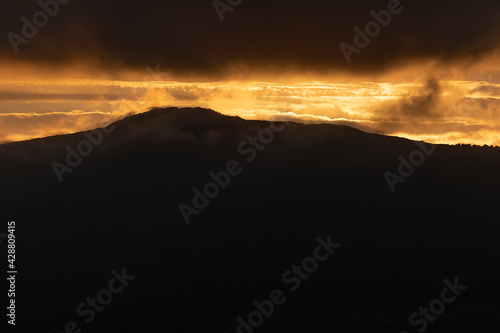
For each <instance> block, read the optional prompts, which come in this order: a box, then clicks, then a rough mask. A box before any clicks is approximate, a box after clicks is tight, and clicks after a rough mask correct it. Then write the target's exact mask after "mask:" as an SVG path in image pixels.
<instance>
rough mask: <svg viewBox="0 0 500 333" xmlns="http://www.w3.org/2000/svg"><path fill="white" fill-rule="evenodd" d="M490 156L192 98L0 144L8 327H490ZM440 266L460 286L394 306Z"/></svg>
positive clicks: (494, 221)
mask: <svg viewBox="0 0 500 333" xmlns="http://www.w3.org/2000/svg"><path fill="white" fill-rule="evenodd" d="M252 138H255V139H252ZM252 142H253V143H252ZM264 142H265V143H264ZM68 147H69V149H68ZM71 152H73V153H71ZM81 152H83V153H85V154H86V155H87V156H83V154H81ZM68 154H69V155H70V157H69V158H68ZM75 154H76V155H78V156H76V155H75ZM68 161H69V162H70V163H68ZM69 164H71V165H73V166H71V165H69ZM70 169H71V171H69V170H70ZM499 170H500V148H493V147H468V146H449V145H430V144H426V143H423V142H415V141H411V140H407V139H402V138H396V137H387V136H383V135H377V134H369V133H365V132H362V131H360V130H356V129H353V128H350V127H347V126H339V125H330V124H300V123H293V122H276V123H270V122H267V121H249V120H243V119H241V118H239V117H230V116H224V115H221V114H219V113H217V112H215V111H212V110H207V109H201V108H188V109H180V108H160V109H154V110H151V111H149V112H146V113H142V114H137V115H133V116H129V117H126V118H124V119H122V120H120V121H117V122H115V123H113V124H111V125H109V126H107V127H106V128H103V129H96V130H94V131H87V132H82V133H75V134H70V135H60V136H54V137H48V138H43V139H35V140H30V141H26V142H16V143H8V144H4V145H1V146H0V200H1V202H2V205H1V206H0V216H1V217H2V219H1V220H2V221H3V222H2V223H6V222H7V221H16V226H17V229H16V254H17V256H16V260H17V262H18V265H19V272H20V274H19V275H18V281H17V285H18V290H17V293H16V294H17V295H16V302H17V304H18V309H17V311H18V312H17V321H18V322H17V326H19V329H20V330H21V331H22V332H35V331H36V332H40V331H43V332H64V327H65V325H66V324H67V323H68V322H71V321H74V322H75V323H76V324H78V325H79V327H80V328H81V329H82V331H83V332H144V333H148V332H183V333H184V332H221V333H223V332H244V333H247V332H300V333H301V332H304V333H310V332H402V331H408V332H417V331H419V330H420V331H422V332H423V330H428V332H494V331H497V330H498V329H499V328H500V325H499V324H500V320H499V317H498V305H499V301H500V287H498V281H499V280H500V269H499V264H500V243H499V242H498V235H499V232H500V225H499V224H498V221H499V220H500V219H499V218H500V212H499V208H498V207H499V195H498V190H499V188H500V173H499ZM209 183H212V184H214V185H210V186H208V187H207V184H209ZM391 184H392V185H391ZM207 188H208V190H207ZM207 191H208V192H207ZM200 193H201V195H200ZM207 193H208V194H207ZM2 230H3V229H2ZM329 236H330V238H331V241H332V242H334V243H336V244H337V243H338V244H341V245H340V246H339V247H338V248H335V251H334V252H333V253H330V255H329V258H328V259H327V260H325V261H323V262H319V261H318V262H317V264H318V265H317V268H314V267H313V268H314V269H312V268H311V269H310V270H311V271H313V272H311V273H307V274H305V273H302V274H304V275H303V276H305V275H307V278H299V279H298V280H295V282H297V281H300V286H298V287H297V289H295V290H291V289H292V288H290V287H293V286H297V285H298V282H297V283H296V284H293V283H289V284H287V283H285V282H284V281H285V279H284V278H283V276H286V272H287V271H288V270H291V271H293V269H292V267H293V265H302V263H303V262H305V261H303V260H304V259H305V258H308V257H311V256H313V253H314V252H315V249H316V248H317V246H318V242H320V241H319V240H318V238H320V239H321V240H323V241H326V240H327V238H328V237H329ZM319 244H322V243H319ZM325 251H327V250H324V251H323V250H322V253H328V252H325ZM122 267H123V268H126V272H127V274H130V275H133V276H135V279H133V280H132V281H130V282H129V285H128V286H126V287H125V288H124V289H123V291H122V292H120V293H119V294H116V295H114V296H113V300H112V302H111V303H109V304H108V305H105V306H104V309H103V310H102V311H100V312H99V311H97V310H96V311H95V318H93V319H92V320H91V321H90V323H86V322H85V319H90V318H88V316H80V315H79V314H78V313H77V312H76V309H77V307H78V305H79V304H80V303H81V302H84V301H85V300H86V299H87V297H95V296H96V294H98V292H99V291H100V290H101V289H103V288H107V286H108V282H109V281H110V278H112V277H113V275H112V274H111V273H110V272H111V270H113V269H115V270H116V271H120V270H121V269H122ZM455 278H457V279H458V281H459V283H460V285H467V288H466V289H465V290H463V291H461V292H458V293H459V294H460V295H456V296H457V297H456V299H455V300H454V301H453V302H450V303H449V304H448V303H446V304H445V309H439V311H438V310H436V311H437V312H439V314H438V315H433V314H432V312H431V314H429V316H430V317H429V318H432V320H431V319H425V318H426V317H425V316H423V315H420V314H419V315H418V317H414V324H413V325H412V324H411V323H409V317H410V316H411V315H412V314H413V313H415V312H417V313H418V312H419V308H420V307H423V308H428V307H429V306H430V303H432V301H433V300H435V299H441V297H442V296H441V295H442V290H443V288H445V287H446V284H445V283H444V282H443V281H445V280H447V281H448V282H452V283H453V281H454V279H455ZM274 290H281V291H283V294H284V297H285V298H286V301H283V302H282V303H281V304H275V305H273V307H274V308H273V309H272V311H271V309H269V308H268V309H267V311H268V314H269V316H266V315H265V314H261V316H262V318H263V320H262V323H260V324H259V325H257V324H256V325H255V326H256V327H253V326H252V325H251V324H248V321H249V319H248V318H249V315H250V314H251V313H252V312H255V311H258V307H257V306H256V305H255V304H254V301H257V302H256V303H258V304H269V303H266V302H264V301H265V300H269V299H270V294H271V293H272V292H273V291H274ZM449 295H452V294H449ZM282 299H283V298H282ZM262 302H263V303H262ZM436 304H438V303H436V302H435V303H434V306H436ZM443 304H444V303H443ZM263 306H264V308H265V305H263ZM264 312H266V310H265V309H264V310H262V311H261V313H264ZM270 312H272V313H270ZM238 317H241V319H242V320H243V321H245V322H246V324H245V325H242V324H241V321H238ZM255 318H258V316H257V317H255ZM255 320H257V319H255ZM418 320H420V321H418ZM415 321H418V322H417V323H415ZM238 327H239V329H238ZM245 327H246V328H245Z"/></svg>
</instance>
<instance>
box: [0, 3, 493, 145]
mask: <svg viewBox="0 0 500 333" xmlns="http://www.w3.org/2000/svg"><path fill="white" fill-rule="evenodd" d="M0 3H2V4H3V6H2V7H1V8H2V11H1V14H0V15H1V19H2V20H1V23H0V27H1V29H2V31H1V33H2V34H3V36H4V38H3V39H2V41H1V42H0V142H8V141H16V140H26V139H31V138H36V137H44V136H48V135H56V134H63V133H72V132H76V131H81V130H86V129H91V128H95V127H97V126H104V125H106V124H108V123H110V122H112V121H115V120H117V119H121V118H123V117H124V116H126V115H129V114H132V113H137V112H145V111H147V110H149V108H151V107H161V106H186V107H188V106H189V107H190V106H201V107H207V108H211V109H214V110H215V111H218V112H221V113H223V114H227V115H237V116H240V117H242V118H245V119H266V120H267V119H272V120H292V121H299V122H307V123H311V122H312V123H316V122H321V123H333V124H344V125H349V126H353V127H356V128H359V129H362V130H365V131H368V132H372V133H380V134H386V135H396V136H401V137H406V138H410V139H415V140H425V141H428V142H433V143H449V144H454V143H461V142H463V143H474V144H493V145H500V122H499V120H500V118H499V110H500V109H499V107H500V105H499V101H500V64H499V57H500V52H499V47H500V40H499V38H498V36H499V32H500V19H499V18H500V17H499V16H500V3H498V1H478V2H475V3H471V2H470V1H467V2H466V1H462V0H455V1H428V0H401V1H397V0H390V1H375V0H370V1H368V0H363V1H345V0H337V1H324V0H323V1H319V0H313V1H307V2H306V1H292V0H288V1H281V0H278V1H260V0H216V1H213V0H203V1H201V0H200V1H194V0H184V1H175V2H174V1H155V0H151V1H147V2H140V1H124V0H121V1H115V0H110V1H106V2H104V1H94V0H87V1H81V0H58V1H56V0H40V1H32V0H24V1H22V2H16V3H14V2H12V1H9V3H7V2H6V1H4V0H2V1H1V2H0Z"/></svg>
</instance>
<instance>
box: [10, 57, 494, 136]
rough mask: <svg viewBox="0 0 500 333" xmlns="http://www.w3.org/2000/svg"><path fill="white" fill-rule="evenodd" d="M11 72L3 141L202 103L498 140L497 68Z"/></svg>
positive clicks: (393, 131) (389, 131)
mask: <svg viewBox="0 0 500 333" xmlns="http://www.w3.org/2000/svg"><path fill="white" fill-rule="evenodd" d="M489 61H490V62H491V61H492V60H491V59H490V60H489ZM11 72H12V73H11V74H10V77H8V78H6V79H3V80H1V81H0V91H1V95H0V99H1V101H0V109H1V110H3V112H2V113H0V128H1V132H0V138H1V140H2V142H8V141H19V140H27V139H32V138H40V137H45V136H51V135H57V134H67V133H74V132H78V131H82V130H88V129H92V128H95V127H99V126H104V125H107V124H109V123H110V122H113V121H115V120H118V119H121V118H123V117H124V116H126V115H129V114H134V113H138V112H139V113H140V112H145V111H147V110H149V109H150V108H152V107H160V106H178V107H195V106H199V107H204V108H210V109H213V110H216V111H218V112H220V113H222V114H226V115H234V116H239V117H241V118H244V119H260V120H269V119H275V120H288V121H296V122H305V123H311V122H314V123H333V124H343V125H349V126H352V127H355V128H358V129H361V130H364V131H368V132H371V133H379V134H385V135H393V136H400V137H405V138H409V139H415V140H424V141H427V142H431V143H447V144H456V143H470V144H478V145H483V144H486V145H498V144H499V142H500V141H499V139H500V124H499V123H498V121H497V118H498V112H499V107H500V104H499V103H498V102H499V97H500V95H499V92H500V89H499V88H500V86H499V84H500V70H498V69H495V68H494V67H487V66H484V65H476V66H468V68H467V70H466V71H465V70H463V68H460V67H458V66H456V67H443V66H437V65H436V64H427V65H420V66H418V65H415V67H414V72H417V73H418V74H413V75H411V74H409V73H411V72H410V68H405V69H404V70H401V71H399V72H398V71H393V72H391V73H387V74H385V75H378V76H377V77H374V76H372V77H368V76H367V77H363V76H362V75H358V76H355V75H351V76H348V75H345V74H344V75H342V76H337V77H335V75H332V76H331V77H327V76H326V75H322V76H320V75H314V74H310V75H309V76H308V75H304V74H302V75H297V76H295V77H293V76H290V75H289V76H288V77H284V76H281V77H280V76H279V75H276V80H274V81H273V80H272V79H271V78H270V77H269V75H267V77H266V81H258V80H255V79H254V78H250V79H242V80H238V81H234V80H231V81H230V80H227V79H225V80H224V79H221V80H218V81H214V82H211V81H208V80H203V81H196V80H193V79H192V78H190V79H189V80H184V81H183V80H182V79H179V78H175V79H174V77H172V75H171V74H169V73H168V72H163V70H162V68H161V66H160V65H156V66H147V67H146V68H145V69H144V71H143V72H142V73H141V72H140V71H135V72H132V71H128V72H127V71H123V72H122V73H120V76H121V78H120V80H113V79H110V78H109V77H106V76H111V75H109V74H107V73H101V75H97V76H101V77H102V78H95V79H92V78H88V77H85V75H83V73H82V71H76V70H75V71H74V72H73V73H71V71H68V70H66V72H61V71H59V72H57V71H56V74H55V75H54V76H55V77H52V78H51V77H50V76H49V75H50V73H43V72H42V73H39V74H38V75H39V77H38V78H26V76H28V77H29V74H28V75H25V73H23V75H16V72H15V71H11ZM21 72H22V71H21ZM298 74H300V73H298ZM71 75H73V76H74V77H71ZM115 75H116V74H115ZM141 75H142V77H141ZM20 76H24V77H25V78H21V77H20ZM87 76H88V75H87ZM57 77H59V78H57ZM127 77H128V78H129V79H126V78H127ZM139 78H141V79H140V80H139Z"/></svg>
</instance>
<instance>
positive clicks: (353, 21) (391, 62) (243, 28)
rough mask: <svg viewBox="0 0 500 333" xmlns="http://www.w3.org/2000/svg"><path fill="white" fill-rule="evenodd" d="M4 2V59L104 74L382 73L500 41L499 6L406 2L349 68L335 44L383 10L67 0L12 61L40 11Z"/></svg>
mask: <svg viewBox="0 0 500 333" xmlns="http://www.w3.org/2000/svg"><path fill="white" fill-rule="evenodd" d="M42 1H44V2H45V1H50V0H42ZM61 1H62V0H61ZM221 1H223V2H225V1H226V0H221ZM2 3H3V6H1V7H0V8H1V12H2V22H1V28H2V30H1V31H0V33H1V34H2V35H3V39H2V40H3V41H2V43H1V44H0V55H1V57H3V58H4V59H9V58H10V59H12V60H28V61H33V62H38V63H41V64H46V65H50V64H62V63H65V62H68V63H70V62H74V61H75V60H78V61H79V62H82V61H83V62H88V63H91V64H93V65H94V66H96V67H98V68H101V69H108V70H113V69H120V68H123V67H129V66H130V67H136V68H138V69H144V67H145V66H147V65H151V64H153V65H155V64H158V63H159V64H162V69H168V70H169V71H171V72H173V73H189V72H192V73H204V74H208V75H210V74H215V73H217V72H220V71H221V70H223V69H227V68H235V69H239V70H243V69H255V68H260V69H274V70H297V69H303V70H313V71H324V70H332V71H335V70H339V69H340V70H342V69H345V70H349V71H353V72H364V71H381V70H384V69H387V68H389V67H391V66H397V65H400V64H404V63H407V62H409V61H411V60H415V59H419V60H422V59H425V58H437V59H441V60H443V61H445V62H446V61H451V60H461V59H463V58H469V57H471V58H472V59H473V58H474V57H477V56H480V55H481V54H483V53H485V52H488V51H491V50H492V49H494V48H495V47H496V46H497V44H498V43H497V36H498V32H500V20H499V16H500V14H499V13H500V4H499V2H498V1H479V2H471V1H464V0H455V1H430V0H413V1H411V2H410V1H409V0H402V1H401V4H402V6H403V8H404V10H403V11H402V12H401V14H398V15H395V16H393V17H392V21H391V23H390V24H389V25H388V26H387V27H385V28H382V31H381V32H380V34H379V35H378V36H377V37H374V38H373V39H372V41H371V43H370V45H368V46H367V47H366V48H365V49H363V51H362V52H361V53H360V54H355V55H353V60H355V61H353V63H352V64H350V65H348V64H347V63H346V60H345V58H344V56H343V54H342V52H341V50H340V48H339V44H340V43H341V42H346V43H349V44H353V39H354V35H355V32H354V30H353V28H354V27H355V26H359V27H360V28H361V29H362V30H364V26H365V24H366V23H367V22H369V21H370V20H373V18H372V17H371V15H370V11H371V10H375V11H380V10H382V9H386V8H387V1H378V0H377V1H375V0H372V1H368V0H364V1H348V0H336V1H324V0H312V1H293V0H287V1H284V0H277V1H263V0H243V2H242V3H241V4H240V5H238V6H237V7H235V8H234V10H233V11H232V12H229V11H228V12H226V13H224V16H225V20H224V21H223V22H221V21H220V19H219V17H218V15H217V13H216V11H215V9H214V6H213V4H212V0H203V1H199V0H198V1H194V0H183V1H159V0H152V1H124V0H120V1H118V0H109V1H95V0H92V1H88V0H87V1H83V0H71V1H69V3H68V4H66V5H61V6H60V8H59V13H57V15H55V16H54V17H53V18H50V19H49V22H48V24H47V25H46V26H44V27H42V28H40V31H39V33H38V34H37V35H36V36H35V37H34V38H32V39H30V40H29V43H28V44H27V45H24V44H21V45H20V46H19V49H20V52H19V54H17V55H16V54H15V53H14V51H13V48H12V46H11V43H10V42H9V40H8V38H7V34H8V33H10V32H14V33H16V34H19V35H21V28H22V25H23V23H22V21H21V17H23V16H26V17H27V18H28V19H29V20H30V21H32V18H33V15H34V14H35V13H36V12H37V11H39V10H40V7H39V5H38V4H37V1H35V0H29V1H19V2H14V1H9V2H7V1H2Z"/></svg>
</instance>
